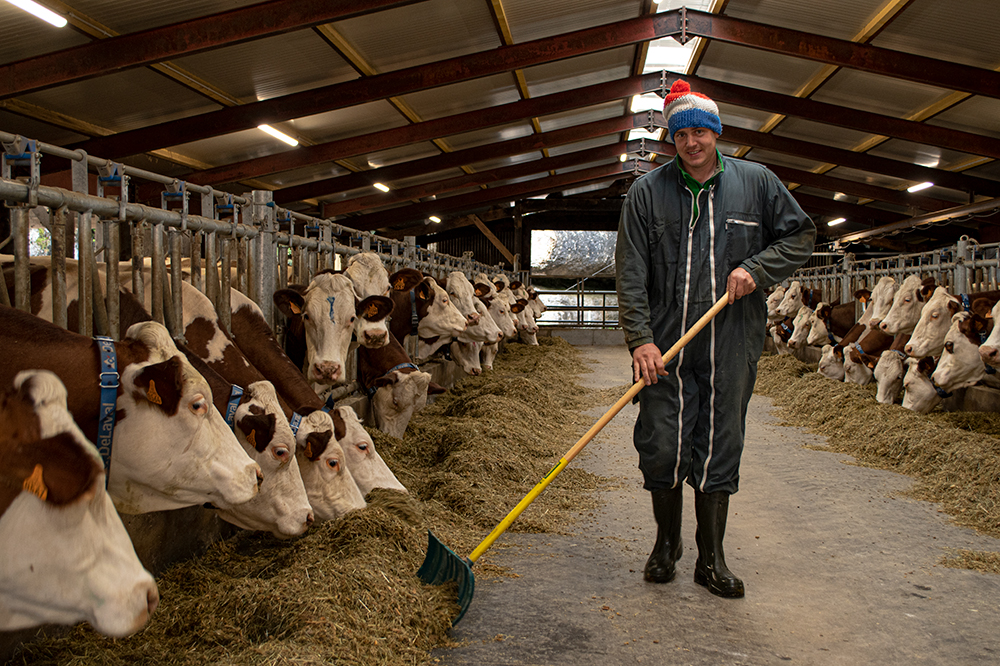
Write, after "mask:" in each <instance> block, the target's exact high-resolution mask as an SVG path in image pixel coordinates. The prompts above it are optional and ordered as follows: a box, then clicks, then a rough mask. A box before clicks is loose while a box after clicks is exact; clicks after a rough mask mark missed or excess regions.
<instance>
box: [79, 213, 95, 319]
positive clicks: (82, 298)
mask: <svg viewBox="0 0 1000 666" xmlns="http://www.w3.org/2000/svg"><path fill="white" fill-rule="evenodd" d="M92 216H93V214H92V213H91V211H89V210H87V211H84V212H83V213H82V214H81V215H79V216H77V224H78V229H77V234H76V237H77V243H78V245H77V257H78V261H77V262H76V271H77V304H78V305H77V314H78V316H79V323H78V324H77V327H78V332H79V333H80V334H81V335H86V336H87V337H88V338H89V337H93V335H94V327H93V300H92V299H93V285H92V284H91V280H93V275H92V274H91V272H90V265H91V263H92V262H93V258H94V242H93V240H92V235H93V234H92V231H91V222H92V219H91V218H92Z"/></svg>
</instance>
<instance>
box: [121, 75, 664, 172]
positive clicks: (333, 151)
mask: <svg viewBox="0 0 1000 666" xmlns="http://www.w3.org/2000/svg"><path fill="white" fill-rule="evenodd" d="M659 87H660V74H659V72H655V73H651V74H643V75H641V76H632V77H629V78H626V79H619V80H617V81H609V82H608V83H600V84H597V85H594V86H588V87H586V88H577V89H575V90H567V91H565V92H561V93H555V94H553V95H544V96H542V97H534V98H532V99H526V100H521V101H520V102H511V103H510V104H502V105H500V106H494V107H492V108H488V109H480V110H478V111H470V112H467V113H460V114H456V115H453V116H447V117H445V118H438V119H436V120H426V121H424V122H422V123H415V124H413V125H404V126H403V127H397V128H394V129H390V130H384V131H381V132H371V133H370V134H363V135H361V136H353V137H349V138H346V139H340V140H338V141H330V142H328V143H322V144H318V145H315V146H309V147H306V148H300V149H297V150H289V151H285V152H281V153H277V154H275V155H269V156H267V157H260V158H257V159H252V160H245V161H243V162H236V163H234V164H228V165H226V166H222V167H218V168H216V169H209V170H208V171H201V172H197V173H195V174H191V175H190V176H189V180H191V182H194V183H198V184H201V185H217V184H221V183H232V182H236V181H240V180H244V179H247V178H258V177H260V176H264V175H267V174H271V173H278V172H280V171H288V170H291V169H297V168H301V167H303V166H306V165H309V164H321V163H323V162H329V161H332V160H337V159H343V158H346V157H354V156H357V155H364V154H367V153H371V152H375V151H380V150H387V149H390V148H397V147H399V146H405V145H408V144H412V143H419V142H421V141H428V140H430V139H434V138H440V137H443V136H450V135H453V134H460V133H464V132H471V131H474V130H479V129H485V128H488V127H496V126H498V125H505V124H508V123H512V122H517V121H520V120H524V119H525V118H531V117H533V116H544V115H549V114H552V113H558V112H561V111H566V110H570V109H578V108H582V107H585V106H591V105H593V104H599V103H601V102H610V101H614V100H618V99H625V98H627V97H631V96H632V95H640V94H642V93H644V92H650V91H652V90H659ZM101 156H102V157H103V155H101Z"/></svg>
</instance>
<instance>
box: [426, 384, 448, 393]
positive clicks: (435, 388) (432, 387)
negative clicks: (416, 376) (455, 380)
mask: <svg viewBox="0 0 1000 666" xmlns="http://www.w3.org/2000/svg"><path fill="white" fill-rule="evenodd" d="M447 392H448V389H446V388H445V387H443V386H441V385H440V384H438V383H436V382H428V383H427V395H439V394H441V393H447Z"/></svg>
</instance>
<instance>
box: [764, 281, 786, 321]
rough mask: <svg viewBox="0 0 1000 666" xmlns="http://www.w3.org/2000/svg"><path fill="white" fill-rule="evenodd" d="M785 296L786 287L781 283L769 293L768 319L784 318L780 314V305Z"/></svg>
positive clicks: (777, 319)
mask: <svg viewBox="0 0 1000 666" xmlns="http://www.w3.org/2000/svg"><path fill="white" fill-rule="evenodd" d="M784 298H785V288H784V287H782V286H781V285H780V284H779V285H778V286H776V287H775V288H774V290H773V291H772V292H771V293H770V294H768V295H767V320H768V321H769V322H775V321H781V320H782V319H783V318H784V317H782V315H780V314H778V306H779V305H781V301H782V299H784Z"/></svg>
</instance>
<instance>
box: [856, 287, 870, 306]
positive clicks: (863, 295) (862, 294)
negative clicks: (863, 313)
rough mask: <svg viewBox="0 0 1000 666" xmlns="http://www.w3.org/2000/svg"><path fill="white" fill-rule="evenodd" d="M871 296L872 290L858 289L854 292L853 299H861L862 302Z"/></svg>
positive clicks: (865, 301)
mask: <svg viewBox="0 0 1000 666" xmlns="http://www.w3.org/2000/svg"><path fill="white" fill-rule="evenodd" d="M871 297H872V292H871V291H870V290H868V289H858V290H857V291H856V292H854V299H855V300H858V301H861V302H862V303H867V302H868V299H869V298H871Z"/></svg>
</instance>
